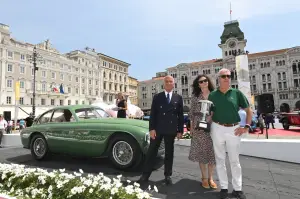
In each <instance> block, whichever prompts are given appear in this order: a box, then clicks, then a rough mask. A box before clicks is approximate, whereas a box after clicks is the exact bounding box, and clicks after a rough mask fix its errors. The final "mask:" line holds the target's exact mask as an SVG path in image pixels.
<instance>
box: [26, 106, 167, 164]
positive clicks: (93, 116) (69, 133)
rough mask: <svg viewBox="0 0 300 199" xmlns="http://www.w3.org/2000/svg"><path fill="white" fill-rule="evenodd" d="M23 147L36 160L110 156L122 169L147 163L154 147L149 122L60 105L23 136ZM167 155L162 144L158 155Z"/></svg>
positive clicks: (91, 107)
mask: <svg viewBox="0 0 300 199" xmlns="http://www.w3.org/2000/svg"><path fill="white" fill-rule="evenodd" d="M20 136H21V141H22V144H23V147H24V148H26V149H30V150H31V154H32V156H33V157H34V158H35V159H36V160H42V159H44V158H46V157H47V156H48V155H49V154H53V153H60V154H68V155H73V156H83V157H109V158H110V160H111V162H112V163H113V164H114V165H115V166H116V167H117V168H119V169H127V168H133V167H136V166H138V165H140V164H141V163H142V162H143V159H144V156H145V153H146V152H147V149H148V147H149V144H150V136H149V122H147V121H142V120H135V119H124V118H113V117H110V115H109V114H108V113H107V112H105V111H104V110H103V109H101V108H100V107H97V106H92V105H70V106H58V107H56V108H53V109H50V110H48V111H46V112H45V113H43V114H41V115H40V116H38V117H37V118H36V119H35V121H34V123H33V125H32V126H31V127H27V128H25V129H23V130H22V131H21V133H20ZM162 154H164V142H162V144H161V146H160V148H159V152H158V155H159V156H160V155H162Z"/></svg>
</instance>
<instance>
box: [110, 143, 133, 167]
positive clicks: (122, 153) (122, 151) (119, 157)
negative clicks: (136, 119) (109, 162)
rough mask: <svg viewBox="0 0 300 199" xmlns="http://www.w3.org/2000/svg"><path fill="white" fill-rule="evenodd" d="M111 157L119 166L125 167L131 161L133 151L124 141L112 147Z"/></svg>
mask: <svg viewBox="0 0 300 199" xmlns="http://www.w3.org/2000/svg"><path fill="white" fill-rule="evenodd" d="M113 157H114V159H115V161H116V162H117V163H118V164H120V165H127V164H129V163H130V162H131V161H132V159H133V150H132V148H131V146H130V144H128V143H127V142H125V141H118V142H116V143H115V145H114V147H113Z"/></svg>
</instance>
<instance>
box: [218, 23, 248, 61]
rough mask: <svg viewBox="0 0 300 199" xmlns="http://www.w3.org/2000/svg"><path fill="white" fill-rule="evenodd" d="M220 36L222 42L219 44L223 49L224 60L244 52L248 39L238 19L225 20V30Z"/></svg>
mask: <svg viewBox="0 0 300 199" xmlns="http://www.w3.org/2000/svg"><path fill="white" fill-rule="evenodd" d="M220 38H221V44H219V47H220V48H221V49H222V58H223V60H224V59H229V58H231V57H233V56H234V55H238V54H240V53H242V52H244V50H245V47H246V43H247V40H246V39H245V37H244V33H243V32H242V31H241V29H240V27H239V22H238V21H237V20H234V21H229V22H225V24H224V31H223V33H222V36H221V37H220Z"/></svg>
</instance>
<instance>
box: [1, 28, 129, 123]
mask: <svg viewBox="0 0 300 199" xmlns="http://www.w3.org/2000/svg"><path fill="white" fill-rule="evenodd" d="M35 46H36V49H37V52H38V53H39V54H40V56H41V62H38V63H37V67H38V70H37V71H36V98H35V104H36V115H38V114H40V113H42V112H43V111H45V110H47V109H49V108H51V107H53V106H58V105H74V104H91V103H93V102H95V101H98V100H103V101H104V102H106V103H113V99H115V95H116V94H117V93H118V92H123V93H124V94H125V95H128V94H129V92H128V67H129V66H130V64H128V63H126V62H124V61H121V60H118V59H116V58H113V57H109V56H107V55H104V54H102V53H97V52H95V50H94V49H90V48H88V47H87V48H85V49H84V50H74V51H72V52H69V53H66V54H61V53H59V52H58V50H56V49H55V48H53V47H52V46H51V43H50V42H49V40H47V41H44V42H42V43H40V44H37V45H33V44H29V43H25V42H21V41H18V40H15V39H13V38H12V37H11V34H10V30H9V26H7V25H4V24H0V68H1V82H0V89H1V92H0V103H1V108H0V113H4V114H6V115H10V116H9V117H11V118H12V119H14V116H15V110H16V109H15V105H16V104H17V105H19V106H20V108H22V110H24V111H25V112H27V113H31V112H32V104H33V74H34V70H33V64H32V63H31V62H30V60H29V57H30V56H31V55H32V53H33V49H34V47H35ZM16 82H19V83H20V99H19V100H16V98H15V94H16V93H15V84H16ZM24 111H20V110H18V111H16V114H17V117H18V118H23V117H26V116H27V114H25V113H24Z"/></svg>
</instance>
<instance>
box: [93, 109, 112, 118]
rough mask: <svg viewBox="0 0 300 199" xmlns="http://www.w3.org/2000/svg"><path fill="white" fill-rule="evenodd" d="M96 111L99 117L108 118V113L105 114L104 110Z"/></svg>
mask: <svg viewBox="0 0 300 199" xmlns="http://www.w3.org/2000/svg"><path fill="white" fill-rule="evenodd" d="M96 111H97V112H98V113H99V115H100V116H101V117H109V115H108V113H106V112H105V111H104V110H102V109H96Z"/></svg>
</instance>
